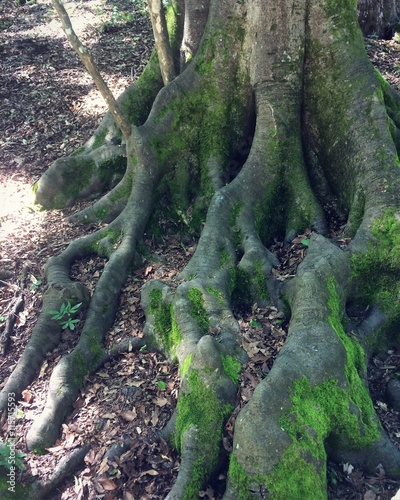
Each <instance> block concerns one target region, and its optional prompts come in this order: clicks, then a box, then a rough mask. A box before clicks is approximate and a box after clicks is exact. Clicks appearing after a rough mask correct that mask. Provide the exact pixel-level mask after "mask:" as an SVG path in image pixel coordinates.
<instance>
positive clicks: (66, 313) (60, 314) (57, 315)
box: [49, 301, 82, 330]
mask: <svg viewBox="0 0 400 500" xmlns="http://www.w3.org/2000/svg"><path fill="white" fill-rule="evenodd" d="M81 305H82V302H79V304H75V305H74V306H72V305H71V302H70V301H68V302H65V303H63V304H61V307H60V310H59V311H56V310H54V309H53V310H51V311H49V314H50V316H51V319H54V320H55V321H60V325H61V326H62V329H63V330H65V329H66V328H69V329H70V330H75V325H76V323H79V319H73V318H72V316H74V315H75V314H76V313H77V311H78V309H79V308H80V306H81Z"/></svg>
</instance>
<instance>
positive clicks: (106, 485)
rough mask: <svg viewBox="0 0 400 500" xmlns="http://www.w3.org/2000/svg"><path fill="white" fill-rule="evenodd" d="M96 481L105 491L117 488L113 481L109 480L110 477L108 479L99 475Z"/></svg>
mask: <svg viewBox="0 0 400 500" xmlns="http://www.w3.org/2000/svg"><path fill="white" fill-rule="evenodd" d="M97 481H98V482H99V483H100V484H101V486H102V487H103V488H104V489H105V490H106V491H113V490H116V489H117V488H118V486H117V485H116V484H115V483H114V481H111V479H108V477H99V478H98V479H97Z"/></svg>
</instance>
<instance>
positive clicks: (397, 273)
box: [352, 209, 400, 342]
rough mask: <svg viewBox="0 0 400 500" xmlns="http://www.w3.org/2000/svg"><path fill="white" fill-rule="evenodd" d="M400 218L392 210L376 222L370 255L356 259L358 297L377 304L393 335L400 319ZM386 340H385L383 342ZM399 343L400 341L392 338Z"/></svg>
mask: <svg viewBox="0 0 400 500" xmlns="http://www.w3.org/2000/svg"><path fill="white" fill-rule="evenodd" d="M399 220H400V217H399V212H398V211H396V210H394V209H392V210H388V211H386V212H385V213H384V215H383V216H382V217H380V218H379V219H377V220H375V222H374V224H373V227H372V230H371V232H372V235H373V236H374V238H375V241H371V242H370V243H369V244H368V245H367V252H366V253H364V254H356V255H354V256H353V258H352V274H353V279H354V281H355V283H356V284H357V290H358V294H359V296H360V297H361V299H362V300H363V301H364V302H365V303H366V304H377V305H378V306H379V307H380V308H381V309H382V310H383V311H384V312H385V313H386V315H387V324H386V326H385V329H386V330H387V331H388V332H389V335H390V334H391V333H392V331H393V332H394V331H395V330H396V332H395V333H397V329H395V326H396V325H397V324H398V321H399V319H400V309H399V307H398V304H399V298H400V223H399ZM382 340H383V339H382ZM389 340H397V342H398V339H395V338H393V339H390V338H389Z"/></svg>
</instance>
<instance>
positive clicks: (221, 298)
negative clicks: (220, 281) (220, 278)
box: [206, 286, 225, 306]
mask: <svg viewBox="0 0 400 500" xmlns="http://www.w3.org/2000/svg"><path fill="white" fill-rule="evenodd" d="M206 290H207V292H208V293H209V294H210V295H212V296H213V297H215V298H216V299H217V302H218V305H219V306H223V305H224V303H225V301H224V296H223V294H222V292H221V290H217V289H216V288H213V287H212V286H209V287H207V289H206Z"/></svg>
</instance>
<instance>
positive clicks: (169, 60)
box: [147, 0, 176, 85]
mask: <svg viewBox="0 0 400 500" xmlns="http://www.w3.org/2000/svg"><path fill="white" fill-rule="evenodd" d="M147 3H148V4H149V11H150V19H151V24H152V26H153V33H154V40H155V42H156V48H157V54H158V60H159V61H160V70H161V74H162V77H163V81H164V85H168V83H169V82H171V81H172V80H173V79H174V78H175V76H176V74H175V67H174V59H173V56H172V51H171V47H170V44H169V37H168V29H167V22H166V20H165V14H164V7H163V4H162V0H148V2H147Z"/></svg>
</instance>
